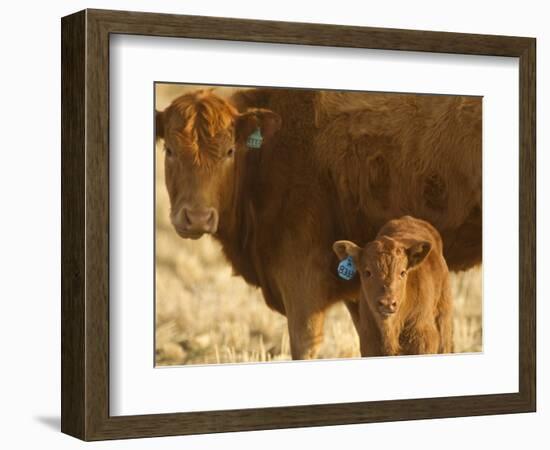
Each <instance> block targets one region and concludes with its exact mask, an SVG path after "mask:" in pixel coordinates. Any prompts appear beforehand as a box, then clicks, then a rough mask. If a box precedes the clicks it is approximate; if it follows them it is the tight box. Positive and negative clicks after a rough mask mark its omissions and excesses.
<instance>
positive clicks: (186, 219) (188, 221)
mask: <svg viewBox="0 0 550 450" xmlns="http://www.w3.org/2000/svg"><path fill="white" fill-rule="evenodd" d="M183 220H184V222H185V225H186V226H189V225H191V223H192V221H191V218H190V217H189V213H188V212H187V208H185V209H184V210H183Z"/></svg>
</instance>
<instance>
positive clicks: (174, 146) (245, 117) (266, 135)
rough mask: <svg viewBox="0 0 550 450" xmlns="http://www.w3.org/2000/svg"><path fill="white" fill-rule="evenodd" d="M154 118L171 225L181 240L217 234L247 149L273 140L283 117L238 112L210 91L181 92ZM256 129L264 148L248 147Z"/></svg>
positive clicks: (264, 113)
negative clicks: (160, 143)
mask: <svg viewBox="0 0 550 450" xmlns="http://www.w3.org/2000/svg"><path fill="white" fill-rule="evenodd" d="M155 116H156V118H155V119H156V120H155V122H156V137H157V140H158V139H162V140H164V150H165V159H164V173H165V179H166V188H167V190H168V195H169V197H170V207H171V212H170V220H171V222H172V225H173V226H174V228H175V230H176V232H177V233H178V234H179V235H180V236H181V237H183V238H192V239H197V238H199V237H201V236H202V235H203V234H204V233H212V234H214V233H216V231H217V230H218V226H219V221H220V216H221V214H222V213H223V212H225V211H227V210H228V209H230V208H231V207H232V205H231V203H232V201H233V194H234V188H235V183H236V179H235V178H236V176H237V175H236V167H237V166H238V165H240V164H243V163H244V161H245V156H246V153H247V152H250V151H262V150H264V149H265V147H266V146H268V145H269V144H270V142H271V140H272V137H273V135H274V134H275V133H276V131H277V130H278V129H279V128H280V126H281V118H280V117H279V116H278V115H277V114H275V113H274V112H272V111H269V110H265V109H251V110H248V111H246V112H244V113H238V112H237V110H236V109H235V108H234V107H233V106H232V105H231V104H230V103H229V102H227V101H226V100H224V99H222V98H221V97H219V96H217V95H215V94H214V93H213V92H212V91H211V90H205V91H197V92H193V93H190V94H185V95H182V96H181V97H178V98H177V99H175V100H174V101H173V102H172V104H171V105H170V106H169V107H168V108H166V109H165V110H164V111H161V112H159V111H157V112H156V113H155ZM258 130H259V131H260V135H261V136H262V139H263V140H262V143H261V148H252V149H249V148H248V146H247V141H248V139H249V137H250V136H251V135H252V134H253V133H255V136H257V135H258ZM256 144H257V142H256ZM253 147H255V146H254V145H253Z"/></svg>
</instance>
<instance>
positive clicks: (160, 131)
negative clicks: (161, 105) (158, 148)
mask: <svg viewBox="0 0 550 450" xmlns="http://www.w3.org/2000/svg"><path fill="white" fill-rule="evenodd" d="M159 139H164V111H157V110H155V140H157V141H158V140H159Z"/></svg>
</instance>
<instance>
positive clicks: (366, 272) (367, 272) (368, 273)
mask: <svg viewBox="0 0 550 450" xmlns="http://www.w3.org/2000/svg"><path fill="white" fill-rule="evenodd" d="M363 274H364V275H365V278H368V277H370V276H371V273H370V270H365V272H364V273H363Z"/></svg>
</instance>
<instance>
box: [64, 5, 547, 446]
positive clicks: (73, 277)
mask: <svg viewBox="0 0 550 450" xmlns="http://www.w3.org/2000/svg"><path fill="white" fill-rule="evenodd" d="M61 31H62V48H61V54H62V130H61V136H62V205H61V206H62V207H61V212H62V222H61V224H62V279H61V286H62V333H61V336H62V343H61V352H62V377H61V385H62V400H61V411H62V414H61V429H62V431H63V432H64V433H67V434H70V435H73V436H76V437H78V438H80V439H84V440H100V439H117V438H134V437H148V436H168V435H183V434H196V433H214V432H226V431H244V430H259V429H274V428H289V427H307V426H322V425H337V424H350V423H366V422H381V421H397V420H411V419H426V418H441V417H459V416H475V415H487V414H505V413H517V412H531V411H535V408H536V333H535V324H536V320H535V319H536V303H535V300H536V292H535V289H536V266H535V264H536V262H535V256H536V253H535V252H536V250H535V244H536V235H535V233H536V224H535V222H536V220H535V219H536V202H535V186H536V179H535V172H536V159H535V146H536V125H535V110H536V107H535V106H536V96H535V93H536V86H535V73H536V62H535V61H536V55H535V53H536V40H535V39H534V38H525V37H508V36H489V35H473V34H459V33H446V32H432V31H411V30H397V29H381V28H364V27H350V26H336V25H320V24H306V23H287V22H272V21H256V20H241V19H227V18H215V17H199V16H180V15H169V14H153V13H135V12H123V11H105V10H85V11H81V12H78V13H75V14H73V15H70V16H67V17H64V18H63V19H62V22H61ZM111 34H136V35H145V36H165V37H182V38H201V39H220V40H231V41H249V42H262V43H284V44H301V45H315V46H332V47H353V48H368V49H383V50H401V51H421V52H434V53H455V54H467V55H486V56H508V57H518V58H519V93H520V99H519V126H520V130H519V136H520V139H519V161H520V164H519V171H520V172H519V176H520V186H519V189H520V191H519V199H520V202H519V243H520V252H519V267H518V270H519V302H520V308H519V392H515V393H506V394H491V395H472V396H460V397H439V398H421V399H406V400H391V401H374V402H357V403H342V404H323V405H305V406H288V407H273V408H259V409H242V410H229V411H205V412H187V413H173V414H154V415H140V416H110V415H109V36H110V35H111Z"/></svg>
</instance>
